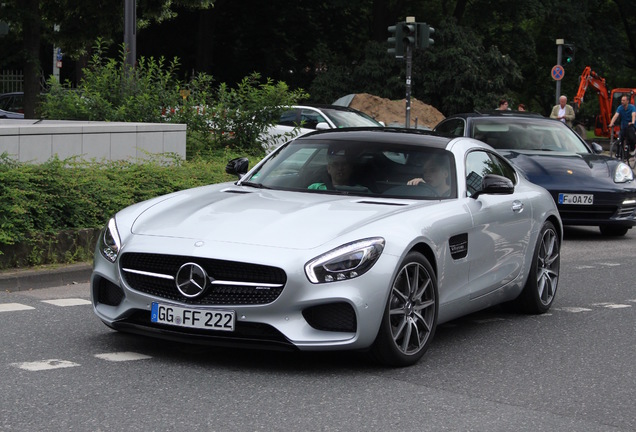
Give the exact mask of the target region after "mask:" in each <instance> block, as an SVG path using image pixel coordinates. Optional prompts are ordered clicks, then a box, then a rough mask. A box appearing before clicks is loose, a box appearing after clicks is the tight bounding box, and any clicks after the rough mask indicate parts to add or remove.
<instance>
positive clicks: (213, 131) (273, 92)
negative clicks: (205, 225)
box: [40, 40, 308, 158]
mask: <svg viewBox="0 0 636 432" xmlns="http://www.w3.org/2000/svg"><path fill="white" fill-rule="evenodd" d="M104 48H105V47H104V45H103V43H102V42H101V41H100V40H98V41H97V43H96V46H95V50H94V54H93V56H92V58H91V61H90V63H89V66H88V67H87V68H85V69H84V70H83V73H84V77H83V78H82V80H81V81H80V83H79V84H78V87H77V89H73V88H71V85H70V83H68V82H67V83H64V84H60V83H58V82H57V81H56V80H55V79H53V78H51V79H50V80H49V82H48V91H47V92H46V93H45V94H44V96H43V102H42V105H41V107H40V111H41V115H42V117H43V118H47V119H61V120H92V121H121V122H150V123H159V122H171V123H185V124H187V126H188V127H187V140H186V155H187V157H188V158H190V157H194V156H196V155H205V154H209V153H210V152H211V151H214V150H219V149H223V148H226V147H229V148H236V149H242V150H250V149H252V150H255V151H260V149H262V148H264V147H268V145H267V143H262V142H261V139H266V138H264V137H263V136H262V133H263V132H264V131H265V130H266V129H267V128H268V127H269V126H271V125H273V124H274V122H275V120H277V119H278V118H279V117H280V114H281V113H282V111H283V109H284V107H285V106H289V105H294V104H296V103H298V101H299V100H301V99H305V98H307V97H308V95H307V94H306V93H305V92H304V91H303V90H294V91H292V90H290V89H289V88H288V86H287V84H285V83H284V82H277V83H275V82H274V81H273V80H271V79H269V78H267V79H265V80H263V79H262V78H261V76H260V75H259V74H256V73H254V74H252V75H250V76H248V77H246V78H244V79H243V80H242V81H241V82H240V83H238V84H237V85H236V86H235V87H232V86H228V85H227V84H225V83H221V84H220V85H218V86H216V87H215V86H214V79H213V78H212V77H211V76H209V75H207V74H204V73H199V74H196V75H194V76H193V77H192V79H191V80H190V81H188V82H182V81H180V80H179V79H178V78H177V74H176V72H177V70H178V67H179V60H178V59H177V58H175V59H173V60H172V61H171V62H166V60H165V59H164V58H160V59H158V60H156V59H154V58H152V57H151V58H144V57H141V58H140V59H139V60H138V63H137V65H136V66H135V68H130V67H129V66H128V65H126V63H125V58H126V53H125V51H124V49H123V47H122V49H121V51H120V58H119V59H112V58H105V57H104Z"/></svg>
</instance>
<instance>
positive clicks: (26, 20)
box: [0, 0, 214, 118]
mask: <svg viewBox="0 0 636 432" xmlns="http://www.w3.org/2000/svg"><path fill="white" fill-rule="evenodd" d="M213 4H214V0H160V1H156V0H139V2H138V17H139V19H138V23H140V24H141V25H142V26H143V25H147V24H148V23H149V22H160V21H162V20H165V19H171V18H174V17H175V16H176V15H175V12H174V10H175V7H178V6H181V7H190V8H201V9H205V8H209V7H211V6H212V5H213ZM0 16H2V19H3V20H5V21H6V22H8V23H9V24H10V26H11V29H12V31H13V32H16V33H18V34H19V35H20V36H21V39H22V42H23V50H22V51H23V57H22V59H21V60H22V63H23V64H24V97H25V99H24V111H25V117H26V118H34V117H35V108H36V101H37V97H38V94H39V93H40V87H41V86H40V82H41V81H44V80H43V79H42V78H43V77H42V76H41V75H42V74H41V67H40V61H39V53H40V48H41V42H42V37H44V39H45V40H46V42H48V43H49V44H55V45H56V46H59V47H61V48H62V50H63V51H64V52H65V53H66V55H68V56H70V57H71V58H73V57H75V58H79V57H82V56H84V57H86V56H87V54H88V47H90V46H92V44H93V43H94V42H95V40H96V39H97V38H98V37H100V36H101V37H102V38H104V39H107V40H108V39H110V38H112V39H117V40H121V35H122V32H123V30H122V29H123V7H122V2H121V1H120V0H106V1H100V2H87V1H85V0H3V2H0ZM56 24H57V25H59V28H60V30H59V32H54V31H53V26H54V25H56Z"/></svg>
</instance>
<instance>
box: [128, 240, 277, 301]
mask: <svg viewBox="0 0 636 432" xmlns="http://www.w3.org/2000/svg"><path fill="white" fill-rule="evenodd" d="M188 262H193V263H196V264H198V265H200V266H201V267H203V268H204V269H205V271H206V273H207V274H208V275H209V276H210V277H212V278H214V279H215V280H222V281H227V282H234V283H238V285H212V286H210V287H209V288H208V289H207V291H206V292H205V294H204V295H203V296H201V297H197V298H187V297H184V296H183V295H181V293H180V292H179V291H178V290H177V287H176V284H175V281H174V280H173V279H165V278H161V277H156V276H154V275H153V274H157V275H166V276H171V277H174V276H175V275H176V274H177V271H178V270H179V268H180V267H181V266H182V265H183V264H185V263H188ZM120 266H121V268H122V269H123V270H124V269H129V270H135V271H140V272H145V273H151V274H139V273H131V272H128V271H122V276H123V278H124V280H125V282H126V284H127V285H128V286H130V287H131V288H132V289H134V290H137V291H141V292H144V293H146V294H150V295H153V296H156V297H161V298H165V299H168V300H174V301H179V302H182V303H188V304H194V305H230V304H234V305H256V304H267V303H271V302H273V301H274V300H276V299H277V298H278V296H280V294H281V293H282V291H283V288H284V285H285V283H286V282H287V275H286V274H285V272H284V271H283V270H282V269H280V268H277V267H271V266H264V265H259V264H249V263H242V262H235V261H225V260H217V259H209V258H200V257H187V256H179V255H160V254H146V253H126V254H123V255H122V257H121V262H120ZM241 282H247V283H251V284H278V285H280V287H265V286H250V285H247V284H246V285H240V283H241Z"/></svg>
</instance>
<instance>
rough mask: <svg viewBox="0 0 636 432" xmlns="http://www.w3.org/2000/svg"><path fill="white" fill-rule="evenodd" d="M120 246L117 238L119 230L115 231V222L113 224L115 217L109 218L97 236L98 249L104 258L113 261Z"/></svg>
mask: <svg viewBox="0 0 636 432" xmlns="http://www.w3.org/2000/svg"><path fill="white" fill-rule="evenodd" d="M120 248H121V240H120V239H119V232H117V224H115V219H114V218H111V220H109V221H108V225H106V227H105V228H104V230H103V231H102V235H101V236H100V238H99V251H100V252H101V253H102V255H103V256H104V258H106V259H107V260H108V261H110V262H113V263H114V262H115V260H117V255H119V249H120Z"/></svg>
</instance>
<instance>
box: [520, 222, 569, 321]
mask: <svg viewBox="0 0 636 432" xmlns="http://www.w3.org/2000/svg"><path fill="white" fill-rule="evenodd" d="M560 266H561V240H560V237H559V234H558V233H557V230H556V228H555V227H554V225H553V224H552V222H546V223H544V224H543V227H542V228H541V232H540V233H539V238H538V240H537V245H536V246H535V249H534V253H533V255H532V266H531V267H530V274H529V275H528V280H527V281H526V284H525V286H524V287H523V291H522V292H521V294H520V295H519V297H518V298H517V301H516V303H517V306H518V307H519V308H520V309H521V310H522V311H523V312H525V313H530V314H542V313H545V312H547V311H548V310H549V309H550V306H552V302H553V301H554V296H555V294H556V291H557V286H558V283H559V269H560Z"/></svg>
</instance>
